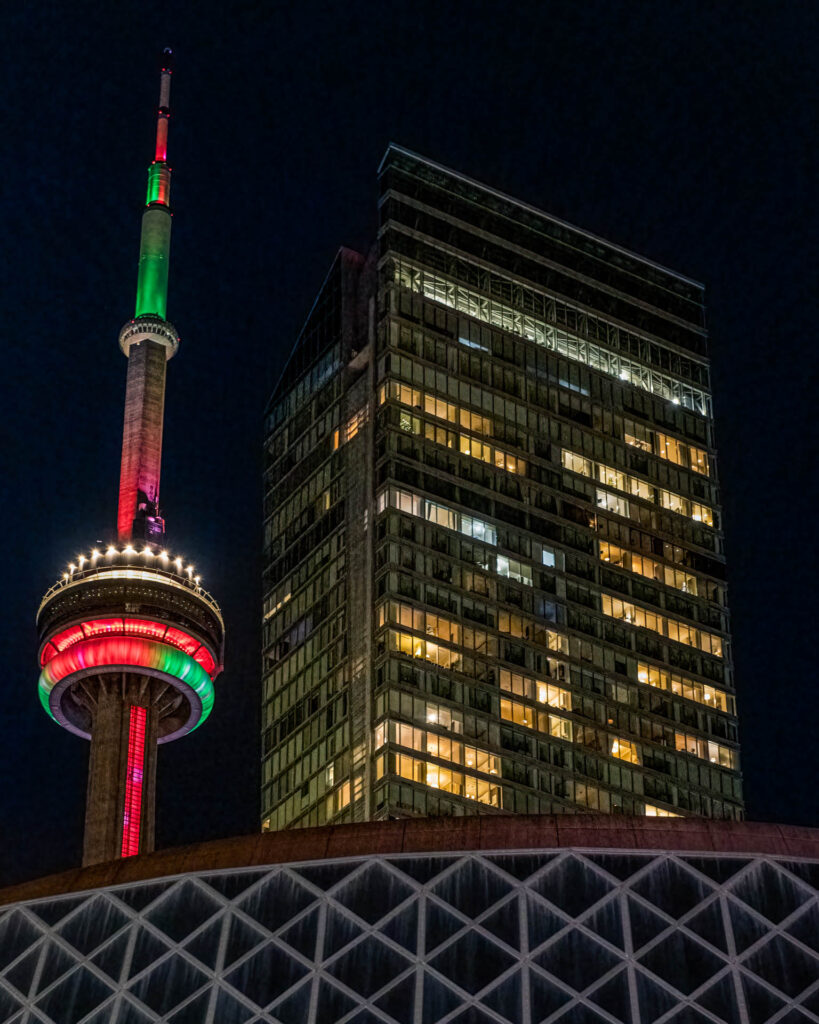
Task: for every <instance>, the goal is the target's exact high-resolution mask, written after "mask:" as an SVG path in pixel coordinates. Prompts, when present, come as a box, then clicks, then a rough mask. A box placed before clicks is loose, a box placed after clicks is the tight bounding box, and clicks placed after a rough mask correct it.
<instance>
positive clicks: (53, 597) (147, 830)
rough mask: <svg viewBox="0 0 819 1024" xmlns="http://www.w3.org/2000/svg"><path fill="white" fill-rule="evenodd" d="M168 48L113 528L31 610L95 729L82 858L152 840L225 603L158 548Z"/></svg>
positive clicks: (102, 856)
mask: <svg viewBox="0 0 819 1024" xmlns="http://www.w3.org/2000/svg"><path fill="white" fill-rule="evenodd" d="M170 61H171V51H170V50H165V51H164V53H163V55H162V69H161V72H160V93H159V111H158V116H157V129H156V148H155V153H154V161H153V163H152V164H151V166H150V168H149V171H148V195H147V199H146V203H145V210H144V212H143V215H142V235H141V242H140V252H139V273H138V281H137V301H136V310H135V314H134V318H133V319H132V320H129V321H128V323H126V324H125V326H124V327H123V328H122V330H121V332H120V336H119V343H120V347H121V349H122V351H123V352H124V354H125V355H126V356H127V358H128V371H127V378H126V390H125V420H124V426H123V438H122V463H121V470H120V487H119V509H118V516H117V536H118V542H117V543H116V544H111V545H110V546H108V547H107V548H101V549H94V550H92V551H89V552H87V553H85V554H83V555H80V556H78V558H77V560H76V561H75V562H72V563H71V564H70V565H69V566H68V568H67V571H66V572H65V573H64V574H63V576H62V578H61V579H59V580H58V581H57V582H56V583H55V584H54V586H53V587H51V589H50V590H49V591H48V592H47V593H46V595H45V597H44V598H43V600H42V602H41V603H40V608H39V610H38V612H37V629H38V633H39V663H40V679H39V696H40V701H41V703H42V704H43V707H44V708H45V710H46V711H47V712H48V714H49V715H51V717H52V718H53V719H54V720H55V721H56V722H57V723H58V724H60V725H62V726H63V727H64V728H66V729H68V730H70V731H71V732H74V733H76V734H77V735H78V736H83V737H85V738H86V739H89V740H90V741H91V749H90V758H89V768H88V792H87V802H86V812H85V837H84V843H83V864H84V865H87V864H96V863H99V862H102V861H107V860H114V859H115V858H118V857H130V856H133V855H134V854H138V853H147V852H149V851H151V850H152V849H153V848H154V822H155V794H156V760H157V745H158V744H160V743H169V742H170V741H171V740H175V739H177V738H178V737H180V736H183V735H184V734H185V733H188V732H191V731H192V730H193V729H196V728H197V727H198V726H199V725H201V724H202V722H203V721H204V720H205V719H206V718H207V717H208V715H209V714H210V711H211V708H212V707H213V695H214V687H213V680H214V679H215V678H216V676H217V675H218V674H219V672H220V671H221V669H222V658H223V651H224V638H225V630H224V623H223V621H222V615H221V612H220V610H219V606H218V605H217V603H216V601H215V600H214V599H213V598H212V597H211V595H210V594H208V593H207V591H206V590H204V589H203V588H202V586H201V580H200V577H199V576H197V575H195V574H194V573H195V570H194V567H193V566H192V565H189V564H187V563H186V562H185V561H184V560H183V559H181V558H179V557H176V556H175V555H174V554H173V553H170V552H169V551H168V550H167V549H166V547H165V540H164V534H165V523H164V520H163V518H162V515H161V512H160V508H159V475H160V464H161V459H162V421H163V415H164V404H165V367H166V364H167V361H168V360H169V359H170V358H171V357H172V356H173V355H175V354H176V351H177V349H178V347H179V337H178V335H177V333H176V329H175V328H174V326H173V325H172V324H171V323H169V322H168V320H166V319H165V313H166V301H167V292H168V257H169V252H170V240H171V211H170V206H169V201H170V182H171V170H170V167H169V166H168V163H167V147H168V122H169V119H170V90H171V66H170Z"/></svg>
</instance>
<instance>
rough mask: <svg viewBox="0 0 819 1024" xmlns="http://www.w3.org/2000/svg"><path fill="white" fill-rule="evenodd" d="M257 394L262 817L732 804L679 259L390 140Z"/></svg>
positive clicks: (699, 385) (712, 528)
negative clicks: (369, 240) (352, 233)
mask: <svg viewBox="0 0 819 1024" xmlns="http://www.w3.org/2000/svg"><path fill="white" fill-rule="evenodd" d="M379 188H380V198H379V209H380V229H379V234H378V239H377V242H376V244H375V245H374V246H373V248H372V249H371V250H370V252H369V253H368V254H366V255H360V254H358V253H354V252H351V251H350V250H347V249H342V250H341V251H340V252H339V254H338V256H337V258H336V260H335V262H334V264H333V266H332V268H331V269H330V272H329V274H328V276H327V278H326V280H325V282H324V284H323V285H322V287H321V290H320V292H319V294H318V297H317V298H316V301H315V304H314V306H313V309H312V311H311V312H310V315H309V316H308V319H307V322H306V324H305V326H304V328H303V330H302V332H301V334H300V336H299V338H298V340H297V342H296V345H295V348H294V349H293V352H292V355H291V356H290V359H289V362H288V363H287V366H286V368H285V371H284V373H283V375H282V377H281V380H280V381H279V383H278V385H277V387H276V389H275V391H274V393H273V395H272V397H271V400H270V403H269V406H268V410H267V419H266V441H265V499H264V501H265V506H264V515H265V532H264V544H265V547H264V554H265V566H264V593H265V597H264V608H263V629H264V655H263V657H264V666H263V687H264V694H263V701H264V705H263V759H264V760H263V796H262V819H263V823H264V827H266V828H270V829H279V828H283V827H287V826H291V825H318V824H322V823H324V822H338V821H365V820H369V819H377V818H388V817H395V816H409V815H462V814H475V813H481V814H496V813H501V812H504V813H508V812H515V813H529V814H533V813H585V812H601V811H602V812H605V813H616V814H629V815H649V816H674V815H702V816H706V817H712V818H726V819H740V818H741V817H742V815H743V802H742V788H741V777H740V772H739V767H740V766H739V753H738V745H737V723H736V706H735V689H734V678H733V671H732V664H731V649H730V635H729V618H728V609H727V602H726V584H725V561H724V557H723V541H722V532H721V521H720V498H719V486H718V459H717V452H716V448H715V438H714V428H713V420H712V404H711V390H710V382H709V381H710V378H709V364H708V356H707V344H706V331H705V316H704V296H703V286H702V285H700V284H697V283H696V282H694V281H692V280H689V279H688V278H686V277H683V276H682V275H680V274H677V273H675V272H673V271H671V270H668V269H666V268H664V267H661V266H658V265H657V264H655V263H652V262H651V261H650V260H648V259H645V258H643V257H641V256H637V255H635V254H633V253H630V252H627V251H625V250H623V249H621V248H619V247H618V246H616V245H614V244H612V243H610V242H605V241H603V240H601V239H599V238H596V237H594V236H593V235H591V234H589V233H587V232H585V231H582V230H580V229H578V228H575V227H572V226H570V225H568V224H565V223H563V222H561V221H558V220H556V219H555V218H553V217H551V216H549V215H548V214H546V213H543V212H542V211H540V210H537V209H535V208H533V207H531V206H528V205H527V204H525V203H523V202H520V201H517V200H515V199H511V198H509V197H508V196H505V195H503V194H501V193H499V192H497V191H495V190H493V189H491V188H487V187H486V186H483V185H480V184H477V183H476V182H474V181H471V180H470V179H468V178H466V177H464V176H463V175H461V174H458V173H455V172H453V171H451V170H447V169H446V168H443V167H440V166H439V165H437V164H434V163H432V162H431V161H429V160H426V159H424V158H422V157H419V156H416V155H414V154H412V153H409V152H407V151H406V150H403V149H400V148H399V147H396V146H391V147H390V148H389V149H388V151H387V153H386V155H385V157H384V160H383V162H382V164H381V167H380V170H379Z"/></svg>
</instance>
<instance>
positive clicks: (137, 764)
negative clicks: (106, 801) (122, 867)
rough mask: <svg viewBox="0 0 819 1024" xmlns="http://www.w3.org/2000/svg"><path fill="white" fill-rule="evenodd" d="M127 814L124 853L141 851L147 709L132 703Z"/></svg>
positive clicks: (123, 821)
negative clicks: (140, 837)
mask: <svg viewBox="0 0 819 1024" xmlns="http://www.w3.org/2000/svg"><path fill="white" fill-rule="evenodd" d="M125 772H126V774H125V813H124V814H123V817H122V856H123V857H133V856H135V855H136V854H138V853H139V831H140V825H141V823H142V778H143V775H144V773H145V708H140V707H137V706H136V705H132V707H131V714H130V722H129V726H128V762H127V766H126V769H125Z"/></svg>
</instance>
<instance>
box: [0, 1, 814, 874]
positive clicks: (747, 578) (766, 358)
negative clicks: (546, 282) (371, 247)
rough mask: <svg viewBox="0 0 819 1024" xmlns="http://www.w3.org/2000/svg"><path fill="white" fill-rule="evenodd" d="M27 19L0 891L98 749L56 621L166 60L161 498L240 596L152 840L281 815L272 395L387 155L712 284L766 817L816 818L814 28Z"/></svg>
mask: <svg viewBox="0 0 819 1024" xmlns="http://www.w3.org/2000/svg"><path fill="white" fill-rule="evenodd" d="M175 6H176V5H173V4H167V3H157V2H155V0H150V2H143V3H139V4H137V3H130V2H120V3H116V4H102V3H99V2H96V0H95V2H93V3H90V2H88V0H80V2H74V3H71V4H66V3H58V2H42V0H33V2H32V3H31V4H29V5H27V6H25V7H24V5H23V4H16V5H7V7H6V9H5V10H4V15H3V36H4V41H3V42H2V43H0V47H2V49H3V50H4V51H5V53H3V54H2V56H3V61H2V72H0V82H2V83H3V85H4V89H3V95H4V122H5V127H4V130H3V142H4V144H5V145H4V147H3V149H4V153H5V156H4V161H3V182H2V186H0V201H2V224H3V228H4V234H5V246H4V254H3V261H2V265H1V269H0V298H2V345H3V354H2V363H0V365H1V366H2V380H1V381H0V386H2V389H3V395H2V409H3V413H4V415H3V417H2V421H0V422H2V432H3V436H2V453H3V460H4V461H3V464H2V465H3V474H2V477H3V494H4V498H5V500H4V507H5V508H6V513H7V515H6V519H5V524H6V525H5V528H4V531H3V532H4V535H5V541H4V545H3V546H4V550H5V573H4V580H3V585H2V600H3V614H2V618H1V619H0V627H1V628H2V630H3V637H2V642H3V650H4V651H5V656H6V660H7V666H6V671H5V682H4V684H3V697H4V704H3V710H4V720H3V724H2V737H3V742H2V744H1V745H0V777H2V786H0V884H2V883H3V882H8V881H13V880H17V879H20V878H23V877H30V876H32V875H37V874H41V873H45V872H48V871H54V870H58V869H62V868H65V867H70V866H73V865H74V864H76V863H77V862H78V860H79V857H80V847H81V832H82V815H83V806H84V798H85V777H86V761H87V746H86V744H84V743H83V742H82V741H81V740H79V739H77V738H76V737H74V736H72V735H70V734H68V733H66V732H64V731H62V730H61V729H59V728H58V727H57V726H56V725H54V723H53V722H51V721H50V720H49V719H48V718H47V717H46V715H45V714H44V713H43V711H42V710H41V708H40V706H39V704H38V701H37V697H36V681H37V668H36V635H35V631H34V614H35V611H36V609H37V605H38V603H39V599H40V597H41V595H42V594H43V592H44V591H45V590H46V589H47V588H48V587H49V586H50V585H51V583H52V582H53V581H54V580H55V579H56V578H57V576H58V575H60V574H61V573H62V571H63V568H64V567H65V565H66V563H67V562H68V561H69V560H71V559H72V558H73V557H74V556H76V555H77V554H78V553H79V552H81V551H84V550H85V551H87V550H88V549H89V548H90V547H91V546H92V545H93V543H94V542H95V541H96V540H97V538H103V537H106V536H108V534H109V533H110V531H111V529H112V528H113V526H114V524H115V516H116V496H117V486H118V472H119V450H120V440H121V417H122V400H123V393H124V382H125V360H124V359H123V357H122V355H121V354H120V352H119V350H118V347H117V334H118V331H119V328H120V326H121V325H122V323H123V322H124V321H125V320H126V319H128V318H129V317H130V316H131V315H132V311H133V300H134V286H135V264H136V256H137V249H138V238H139V216H140V210H141V203H142V201H143V197H144V190H145V173H146V168H147V165H148V163H149V161H150V157H151V155H152V132H153V120H152V119H153V112H154V107H155V104H156V95H157V87H158V78H157V54H158V52H159V51H160V49H161V48H162V47H163V46H165V45H171V46H173V47H174V48H175V51H176V73H175V76H174V84H173V96H172V101H173V112H174V117H173V123H172V126H171V143H170V158H171V163H172V165H173V168H174V184H173V206H174V210H175V219H174V237H173V245H172V261H171V284H170V297H169V303H168V314H169V317H170V319H171V320H173V322H174V323H175V324H176V325H177V327H178V329H179V331H180V334H181V336H182V348H181V351H180V353H179V355H178V357H177V358H176V359H175V360H174V361H173V362H172V363H171V364H170V367H169V380H168V392H167V402H168V405H167V411H166V431H165V456H164V465H163V491H162V504H163V507H164V511H165V515H166V518H167V523H168V531H169V546H170V547H171V548H172V549H173V550H174V551H179V552H181V553H182V554H184V555H185V556H186V557H187V558H189V559H190V560H192V561H193V562H194V563H195V564H196V565H197V568H198V569H199V570H201V572H202V575H203V577H204V580H203V582H204V584H205V586H207V587H208V589H210V590H211V591H212V592H213V593H214V594H215V595H216V596H217V598H218V599H219V600H220V601H221V603H222V606H223V610H224V613H225V619H226V621H227V626H228V648H227V669H226V671H225V673H224V674H223V676H222V677H221V678H220V679H219V681H218V694H217V703H216V707H215V709H214V713H213V715H212V716H211V719H210V720H209V721H208V722H207V723H206V725H205V726H203V727H202V728H201V729H200V730H199V731H198V732H197V733H195V734H194V735H192V736H190V737H186V738H185V739H183V740H181V741H179V742H177V743H174V744H172V745H170V746H167V747H165V748H163V749H162V750H161V752H160V764H159V797H158V825H157V833H158V834H157V841H158V845H165V846H167V845H173V844H177V843H184V842H191V841H194V840H197V839H204V838H211V837H216V836H222V835H231V834H234V833H239V832H250V831H254V830H255V829H256V828H257V823H258V775H259V772H258V739H257V732H258V690H259V684H258V676H259V661H260V658H259V653H258V628H257V620H258V618H259V591H260V583H259V576H260V569H259V548H260V519H261V511H260V508H261V482H260V456H259V450H260V437H261V417H262V410H263V406H264V402H265V399H266V396H267V394H268V393H269V391H270V389H271V387H272V384H273V383H274V381H275V377H276V374H277V371H278V370H279V368H280V367H281V366H282V363H283V360H284V358H285V357H286V355H287V353H288V352H289V350H290V348H291V346H292V343H293V340H294V337H295V334H296V332H297V330H298V327H299V326H300V323H301V322H302V320H303V318H304V316H305V314H306V312H307V310H308V309H309V306H310V303H311V301H312V298H313V296H314V294H315V291H316V290H317V288H318V286H319V284H320V283H321V281H322V279H323V277H324V274H325V272H326V270H327V268H328V266H329V264H330V262H331V260H332V257H333V255H334V252H335V250H336V248H337V247H338V246H339V245H340V244H346V245H350V246H352V247H354V248H363V247H365V246H366V245H367V244H368V242H369V241H370V240H371V238H372V237H373V234H374V230H375V225H376V213H375V198H376V190H375V171H376V168H377V166H378V162H379V160H380V158H381V156H382V154H383V151H384V149H385V147H386V145H387V143H388V142H389V141H390V140H393V141H395V142H398V143H399V144H401V145H403V146H405V147H407V148H409V149H414V150H416V151H417V152H420V153H422V154H424V155H426V156H429V157H431V158H432V159H435V160H437V161H439V162H441V163H443V164H445V165H447V166H450V167H453V168H455V169H457V170H460V171H462V172H463V173H465V174H468V175H470V176H471V177H474V178H476V179H478V180H479V181H483V182H486V183H487V184H490V185H493V186H495V187H496V188H498V189H500V190H502V191H505V192H507V193H509V194H511V195H513V196H516V197H519V198H522V199H525V200H527V201H528V202H530V203H532V204H534V205H536V206H540V207H542V208H543V209H545V210H548V211H550V212H551V213H553V214H555V215H557V216H559V217H561V218H564V219H565V220H568V221H570V222H572V223H575V224H577V225H579V226H581V227H583V228H585V229H587V230H589V231H592V232H594V233H596V234H599V235H602V236H603V237H605V238H609V239H611V240H613V241H616V242H618V243H619V244H621V245H623V246H625V247H627V248H630V249H633V250H635V251H636V252H638V253H641V254H644V255H646V256H648V257H650V258H652V259H654V260H656V261H657V262H659V263H662V264H665V265H667V266H670V267H673V268H674V269H676V270H679V271H681V272H683V273H685V274H687V275H688V276H690V277H693V278H695V279H697V280H700V281H704V282H705V283H706V284H707V288H708V296H709V324H710V331H711V353H712V359H713V378H714V390H715V408H716V426H717V434H718V443H719V446H720V462H719V473H720V478H721V483H722V488H723V500H724V507H725V516H724V518H725V528H726V533H727V551H728V559H729V579H730V598H731V609H732V614H733V628H734V657H735V664H736V681H737V689H738V693H739V708H740V724H741V740H742V744H743V751H742V755H743V767H744V774H745V780H746V794H747V804H748V816H749V818H751V819H756V820H762V821H783V822H790V823H801V824H806V825H814V826H816V825H819V801H817V798H816V788H815V787H816V780H817V768H818V767H819V759H818V757H817V728H816V722H817V708H818V707H819V697H818V696H817V686H819V679H817V672H816V665H817V659H816V655H815V644H816V635H817V629H816V626H815V614H814V605H815V599H814V589H815V588H814V583H815V579H816V575H817V560H816V548H817V539H816V519H817V516H816V512H817V503H818V502H819V495H817V487H816V474H817V465H816V461H817V460H816V451H817V445H816V430H815V420H814V411H815V403H816V369H815V367H816V355H815V346H816V315H815V305H816V294H817V292H816V267H817V262H818V261H817V257H818V256H819V252H818V251H817V241H816V239H817V229H818V228H819V224H817V217H816V195H815V182H816V179H817V131H816V106H817V98H819V96H818V95H817V87H816V72H815V54H816V52H817V44H819V31H818V29H819V19H818V18H817V12H819V7H817V5H816V4H815V3H812V2H810V0H789V2H785V3H783V2H781V0H780V2H776V3H774V2H770V3H758V2H753V0H743V2H742V3H739V4H728V3H719V2H711V3H695V2H687V0H678V2H675V3H649V2H644V0H639V2H637V0H632V2H617V0H559V2H553V0H538V2H529V3H525V2H522V3H518V4H509V3H505V4H503V3H488V2H486V0H469V2H456V0H437V2H434V3H427V2H414V3H407V2H400V3H398V2H392V0H381V2H377V3H376V2H359V3H353V4H342V3H329V2H325V3H316V2H301V3H296V4H290V5H284V4H279V3H271V2H270V0H257V2H246V3H233V4H231V3H225V4H216V3H212V2H210V0H200V2H198V3H188V4H187V5H185V7H186V12H185V13H181V9H180V13H174V9H175Z"/></svg>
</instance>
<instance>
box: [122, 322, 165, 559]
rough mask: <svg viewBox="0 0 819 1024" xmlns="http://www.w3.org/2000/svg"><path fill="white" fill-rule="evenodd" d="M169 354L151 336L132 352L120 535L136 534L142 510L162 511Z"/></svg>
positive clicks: (127, 385) (130, 358) (126, 394)
mask: <svg viewBox="0 0 819 1024" xmlns="http://www.w3.org/2000/svg"><path fill="white" fill-rule="evenodd" d="M166 360H167V356H166V350H165V347H164V346H163V345H160V344H158V343H157V342H156V341H151V340H149V339H145V340H143V341H140V342H139V344H136V345H132V346H131V348H130V351H129V354H128V375H127V380H126V385H125V420H124V424H123V431H122V462H121V468H120V480H119V511H118V514H117V533H118V534H119V539H120V541H129V540H131V539H132V538H135V537H137V536H138V534H139V532H140V531H139V530H138V529H135V528H134V520H135V519H137V518H141V517H140V512H142V516H145V515H146V514H147V515H148V516H151V515H157V514H158V510H157V509H156V502H157V501H158V500H159V475H160V470H161V465H162V420H163V416H164V411H165V373H166V371H165V363H166ZM140 539H145V540H147V539H149V538H148V537H147V536H146V537H143V538H140Z"/></svg>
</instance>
